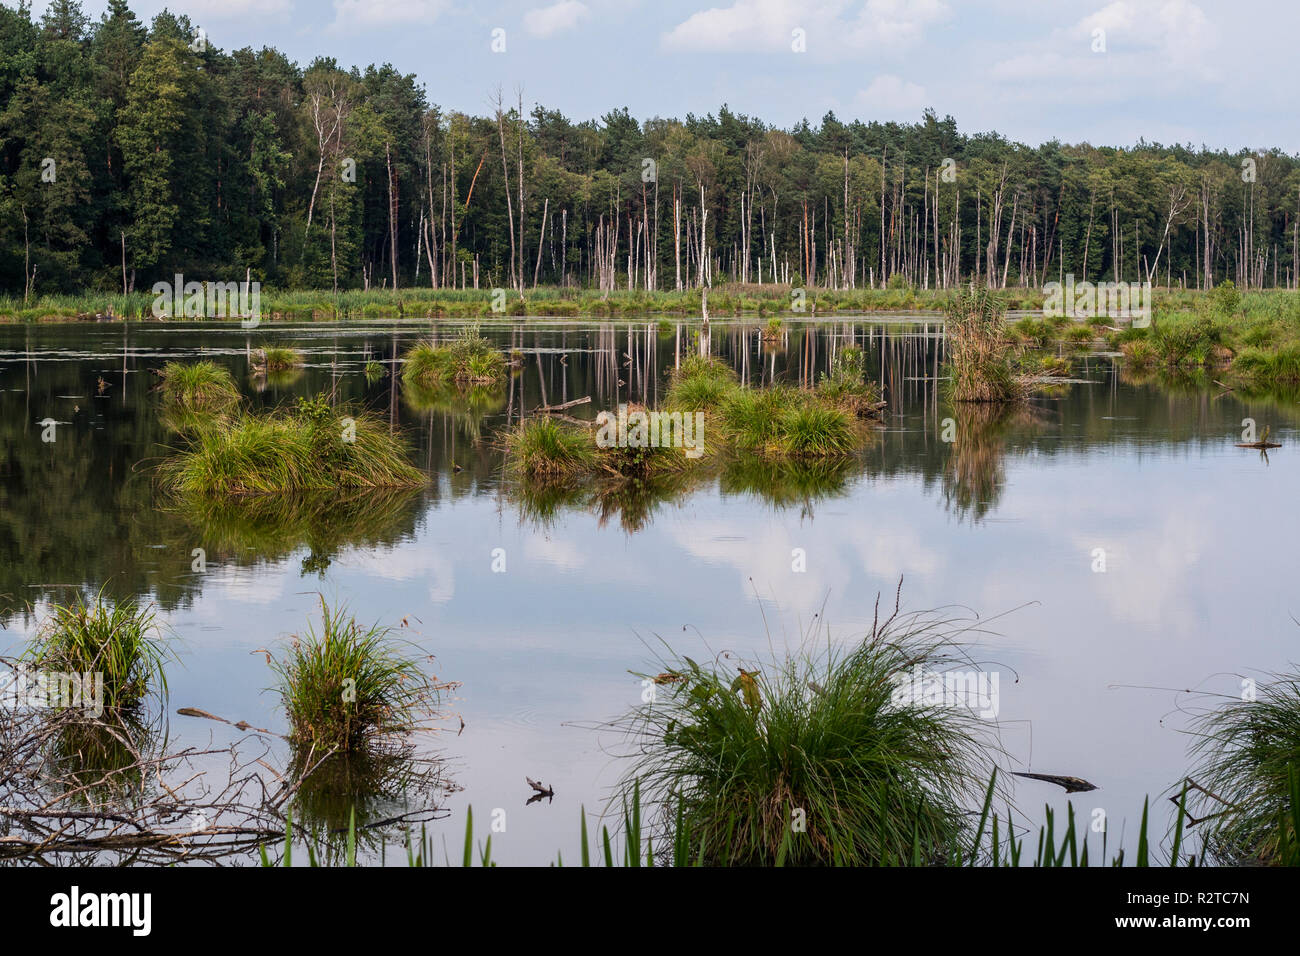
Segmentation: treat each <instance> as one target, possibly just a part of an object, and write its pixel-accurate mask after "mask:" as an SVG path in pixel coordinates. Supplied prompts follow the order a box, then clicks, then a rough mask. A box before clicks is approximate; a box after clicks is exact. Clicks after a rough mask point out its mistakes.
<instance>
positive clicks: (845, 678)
mask: <svg viewBox="0 0 1300 956" xmlns="http://www.w3.org/2000/svg"><path fill="white" fill-rule="evenodd" d="M948 627H949V625H948V624H947V623H946V622H943V621H941V620H938V619H935V618H932V617H929V616H926V615H915V616H910V617H908V616H905V617H902V618H899V617H897V616H895V617H892V618H890V620H889V621H887V622H885V623H884V624H882V625H880V626H878V627H877V628H875V629H874V630H873V632H872V633H871V634H869V635H868V636H867V638H866V639H864V640H863V641H862V643H860V644H858V645H856V646H854V647H851V648H848V649H847V650H841V649H837V648H835V647H828V648H825V649H823V650H821V651H814V650H812V648H811V645H810V646H809V647H808V648H807V649H806V651H805V652H803V653H800V654H797V655H796V656H793V657H791V658H787V659H780V660H772V661H769V662H767V663H766V664H764V663H760V662H755V663H753V664H750V663H747V662H737V663H723V662H722V661H723V659H722V658H720V659H719V660H717V661H715V662H714V663H713V664H711V665H700V664H698V663H697V662H696V661H694V660H693V659H691V658H690V657H687V656H684V655H681V654H676V653H673V652H671V651H668V653H667V655H666V656H665V657H664V658H663V659H662V660H661V661H659V662H658V666H659V668H660V669H661V671H662V673H660V674H658V675H655V674H647V675H638V676H641V677H643V678H645V679H647V680H652V681H654V682H655V684H656V690H657V692H658V694H657V698H658V699H657V701H656V702H654V703H653V704H652V705H650V706H645V707H641V708H638V709H637V710H635V711H633V712H631V713H630V714H629V715H627V716H626V717H625V718H624V719H623V720H622V721H620V723H619V724H618V729H620V730H622V731H626V732H627V733H628V734H629V735H630V737H631V739H633V740H634V741H636V753H637V757H636V759H635V761H634V764H633V766H632V768H631V769H630V770H629V772H628V780H627V783H628V786H629V787H630V786H631V783H632V780H633V779H637V780H639V781H640V786H641V787H642V788H644V790H645V792H646V793H647V795H648V796H649V797H650V799H651V801H652V802H653V803H654V804H655V806H656V807H657V808H658V809H659V819H660V827H661V834H660V844H661V845H673V844H674V843H676V842H678V841H681V842H683V843H685V844H687V845H689V846H690V847H692V848H693V849H694V848H698V852H699V854H700V857H701V858H702V860H703V861H704V862H706V863H714V864H716V863H730V864H739V865H768V866H770V865H774V864H777V865H779V864H786V865H807V864H859V865H862V864H865V865H879V864H887V863H900V862H904V861H907V860H910V859H912V858H913V856H914V847H916V848H918V849H917V852H918V854H919V859H920V860H921V861H924V862H938V861H942V860H945V859H947V858H948V857H949V856H950V855H951V854H952V853H954V852H955V851H957V850H958V849H959V848H960V847H961V846H962V845H963V841H964V840H969V839H970V835H969V834H968V832H967V831H968V828H969V826H970V820H969V818H968V817H967V816H966V815H965V813H964V810H965V808H966V806H967V804H974V803H975V802H977V801H978V800H979V798H980V797H981V796H982V795H983V794H984V793H985V790H986V788H985V784H984V781H986V780H987V779H988V775H989V773H990V771H991V765H990V763H989V761H988V753H989V751H988V748H989V746H990V745H991V741H990V739H989V736H988V733H987V731H986V730H985V729H984V728H982V727H981V726H980V722H979V720H978V719H977V718H976V717H975V716H973V715H971V714H969V713H966V712H963V711H961V710H960V709H957V708H951V707H939V706H926V705H921V704H919V703H912V702H905V703H899V702H898V700H896V699H895V688H896V687H897V686H898V685H897V684H896V678H904V679H907V678H910V677H911V675H912V673H913V668H915V667H916V666H918V665H920V666H921V667H923V668H933V669H936V670H946V669H948V668H950V667H951V666H953V656H952V655H953V653H954V651H955V650H956V647H955V645H954V644H953V643H952V641H951V640H950V639H949V637H948V636H947V634H948Z"/></svg>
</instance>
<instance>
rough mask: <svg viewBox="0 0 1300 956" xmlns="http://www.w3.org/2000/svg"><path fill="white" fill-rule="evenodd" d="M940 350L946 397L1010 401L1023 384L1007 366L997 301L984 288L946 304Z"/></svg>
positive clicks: (1020, 393) (1017, 397) (1002, 320)
mask: <svg viewBox="0 0 1300 956" xmlns="http://www.w3.org/2000/svg"><path fill="white" fill-rule="evenodd" d="M946 316H947V324H946V327H945V346H946V349H947V357H946V361H945V363H944V364H945V367H946V369H947V371H948V375H949V380H948V383H947V391H948V398H949V400H950V401H954V402H1015V401H1020V400H1022V399H1024V398H1025V396H1026V394H1027V391H1028V389H1027V386H1026V383H1025V381H1024V380H1023V378H1022V377H1020V376H1018V375H1017V374H1016V372H1015V370H1014V368H1013V366H1012V364H1011V360H1010V356H1009V354H1008V349H1007V337H1006V318H1005V312H1004V309H1003V306H1002V303H1001V302H1000V301H999V300H998V299H997V298H996V297H995V296H994V295H992V294H991V293H990V292H989V291H988V290H986V289H976V290H975V291H973V292H966V291H959V292H957V293H956V295H954V296H953V297H952V299H951V300H950V301H949V303H948V308H947V311H946Z"/></svg>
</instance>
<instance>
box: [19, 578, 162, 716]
mask: <svg viewBox="0 0 1300 956" xmlns="http://www.w3.org/2000/svg"><path fill="white" fill-rule="evenodd" d="M24 656H25V657H26V658H27V659H28V660H30V661H31V662H32V664H34V665H35V666H36V667H37V668H40V669H41V670H43V671H55V672H61V673H66V674H83V675H84V674H102V675H103V681H104V707H105V710H106V711H108V710H111V711H119V710H125V711H131V710H134V709H136V708H138V707H139V705H140V704H141V703H142V702H143V700H144V699H145V697H146V696H147V695H148V694H149V693H150V691H151V690H154V691H160V692H163V693H165V692H166V689H167V677H166V674H165V673H164V665H165V663H166V661H167V659H168V658H169V657H170V651H169V650H168V647H167V644H166V642H165V641H164V640H163V638H162V636H161V632H160V630H159V628H158V625H157V624H156V623H155V621H154V614H153V610H152V608H149V607H140V606H139V605H138V604H136V603H135V602H133V601H122V602H119V603H117V604H110V603H109V602H107V601H105V600H104V598H103V594H102V592H101V593H100V594H99V595H97V596H96V598H95V600H94V601H93V602H90V603H87V602H86V601H85V600H82V599H78V600H77V601H76V602H75V603H73V604H54V605H52V606H51V607H50V609H49V612H48V614H47V616H46V618H45V620H44V621H43V622H42V624H41V626H40V629H39V630H38V632H37V634H36V637H35V639H34V640H33V641H32V643H31V645H30V646H29V647H28V649H27V651H26V652H25V655H24Z"/></svg>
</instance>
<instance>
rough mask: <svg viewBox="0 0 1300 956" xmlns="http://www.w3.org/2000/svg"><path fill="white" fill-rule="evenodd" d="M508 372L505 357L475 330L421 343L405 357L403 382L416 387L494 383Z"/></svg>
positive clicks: (427, 387) (430, 387)
mask: <svg viewBox="0 0 1300 956" xmlns="http://www.w3.org/2000/svg"><path fill="white" fill-rule="evenodd" d="M505 375H506V360H505V356H503V355H502V354H501V353H500V352H499V351H497V350H496V349H495V348H493V347H492V343H490V342H489V341H487V339H485V338H483V337H481V336H480V335H479V334H478V332H477V330H473V329H470V330H467V331H466V332H464V333H463V334H462V335H460V336H459V337H457V338H456V339H453V340H452V341H450V342H447V343H444V344H438V343H435V342H420V343H419V344H417V345H415V346H414V347H413V348H411V349H410V351H408V352H407V353H406V355H405V356H403V360H402V381H403V383H404V384H405V385H407V386H410V387H416V388H423V389H433V388H441V387H446V386H448V385H453V384H454V385H461V386H465V385H494V384H498V383H500V382H501V381H502V380H504V379H505Z"/></svg>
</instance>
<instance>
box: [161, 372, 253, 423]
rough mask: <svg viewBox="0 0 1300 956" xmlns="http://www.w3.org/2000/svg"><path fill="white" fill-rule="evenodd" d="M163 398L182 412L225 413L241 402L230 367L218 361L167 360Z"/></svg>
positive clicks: (163, 377)
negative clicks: (184, 361)
mask: <svg viewBox="0 0 1300 956" xmlns="http://www.w3.org/2000/svg"><path fill="white" fill-rule="evenodd" d="M159 374H160V376H161V377H162V385H161V386H160V389H161V391H162V395H163V401H164V402H165V403H166V404H167V405H168V406H169V407H170V408H172V409H175V410H178V411H183V412H224V411H228V410H230V408H231V407H233V406H235V405H238V404H239V387H238V386H237V385H236V384H235V379H234V376H232V375H231V374H230V370H229V369H227V368H225V367H224V366H221V365H218V364H217V363H215V362H209V361H202V362H190V363H188V364H186V363H181V362H168V363H167V364H166V365H164V366H163V367H162V371H161V372H160V373H159Z"/></svg>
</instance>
